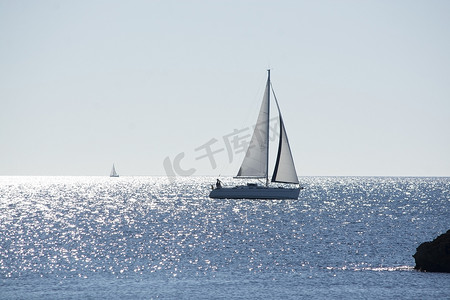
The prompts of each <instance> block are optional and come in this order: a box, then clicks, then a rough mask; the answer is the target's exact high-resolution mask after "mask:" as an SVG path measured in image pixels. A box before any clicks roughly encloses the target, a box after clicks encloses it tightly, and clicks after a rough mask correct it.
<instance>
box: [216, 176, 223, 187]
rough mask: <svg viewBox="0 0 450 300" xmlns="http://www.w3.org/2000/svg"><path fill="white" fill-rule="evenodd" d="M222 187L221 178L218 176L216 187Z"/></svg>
mask: <svg viewBox="0 0 450 300" xmlns="http://www.w3.org/2000/svg"><path fill="white" fill-rule="evenodd" d="M221 188H222V182H221V181H220V180H219V178H217V181H216V189H221Z"/></svg>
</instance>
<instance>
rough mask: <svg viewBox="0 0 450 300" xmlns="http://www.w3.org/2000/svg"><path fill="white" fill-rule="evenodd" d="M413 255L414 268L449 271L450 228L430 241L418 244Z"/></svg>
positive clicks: (428, 270) (427, 270) (429, 270)
mask: <svg viewBox="0 0 450 300" xmlns="http://www.w3.org/2000/svg"><path fill="white" fill-rule="evenodd" d="M413 257H414V259H415V260H416V266H415V267H414V269H416V270H419V271H425V272H447V273H450V230H449V231H447V232H446V233H444V234H441V235H440V236H438V237H437V238H436V239H435V240H434V241H432V242H425V243H422V244H420V246H419V247H417V250H416V254H414V255H413Z"/></svg>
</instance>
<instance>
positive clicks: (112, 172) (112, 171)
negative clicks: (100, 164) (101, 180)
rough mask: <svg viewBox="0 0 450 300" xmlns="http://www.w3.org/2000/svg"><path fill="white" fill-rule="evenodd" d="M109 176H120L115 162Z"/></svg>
mask: <svg viewBox="0 0 450 300" xmlns="http://www.w3.org/2000/svg"><path fill="white" fill-rule="evenodd" d="M109 177H119V174H117V172H116V168H114V164H113V166H112V170H111V174H110V175H109Z"/></svg>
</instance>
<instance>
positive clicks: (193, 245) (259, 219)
mask: <svg viewBox="0 0 450 300" xmlns="http://www.w3.org/2000/svg"><path fill="white" fill-rule="evenodd" d="M211 182H214V179H213V178H203V177H193V178H179V179H177V180H173V181H171V180H168V179H167V178H164V177H120V178H114V179H110V178H104V177H14V178H11V177H6V178H5V177H1V178H0V196H1V198H0V211H1V214H0V232H1V234H2V237H4V238H3V239H2V240H1V241H0V254H1V255H0V273H1V275H2V277H3V278H11V279H16V280H24V278H35V277H38V278H41V277H44V278H99V277H98V276H100V278H109V277H112V278H124V279H125V278H134V279H136V278H146V279H147V280H150V281H152V282H154V281H155V280H164V279H167V278H177V279H178V280H193V279H192V278H197V277H199V280H204V279H205V278H206V279H212V278H215V279H217V278H223V280H224V282H233V280H235V279H236V278H240V279H241V280H237V281H236V280H235V281H236V282H240V281H245V280H256V281H257V280H262V281H261V282H264V281H265V280H267V279H268V278H275V279H277V280H278V279H281V278H282V277H281V276H282V275H281V274H291V275H292V276H300V277H301V278H310V277H311V278H326V277H327V276H328V275H329V274H330V272H336V271H339V272H343V273H339V275H340V276H343V274H345V275H344V278H347V277H348V278H349V279H348V280H354V279H353V276H352V275H347V272H358V273H360V276H370V275H366V274H367V272H369V271H370V272H381V273H383V272H389V273H395V271H411V270H412V265H413V260H412V256H411V255H412V254H413V253H411V252H413V251H414V249H415V247H417V246H418V243H419V241H422V239H423V237H424V236H429V235H433V234H434V235H435V234H436V233H439V232H440V231H442V230H444V229H445V227H446V226H447V225H448V224H447V222H446V221H445V220H448V217H449V206H448V204H449V187H450V183H449V180H448V179H420V178H419V179H417V178H334V177H327V178H320V177H319V178H302V182H303V183H304V185H305V186H306V189H305V190H303V191H302V193H301V195H300V199H299V200H297V201H295V200H287V201H284V200H274V201H251V200H219V201H218V200H212V199H209V198H208V192H209V189H210V187H209V185H210V183H211ZM411 249H412V250H411ZM136 276H138V277H136ZM249 276H250V277H249ZM346 276H347V277H346ZM201 278H202V279H201ZM249 278H250V279H249ZM283 278H284V277H283ZM324 280H325V279H324ZM186 282H188V281H186ZM40 284H42V282H41V283H40ZM317 284H318V285H319V286H320V280H319V281H318V283H317Z"/></svg>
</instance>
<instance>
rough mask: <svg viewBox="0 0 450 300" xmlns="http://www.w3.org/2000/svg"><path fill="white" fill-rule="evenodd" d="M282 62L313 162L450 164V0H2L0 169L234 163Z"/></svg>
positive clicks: (140, 170)
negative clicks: (239, 144) (267, 84)
mask: <svg viewBox="0 0 450 300" xmlns="http://www.w3.org/2000/svg"><path fill="white" fill-rule="evenodd" d="M267 68H271V69H272V73H271V74H272V82H273V85H274V88H275V92H276V94H277V98H278V100H279V102H280V106H281V109H282V112H283V118H284V121H285V125H286V129H287V133H288V136H289V140H290V143H291V148H292V152H293V155H294V160H295V162H296V167H297V172H298V174H299V175H300V176H314V175H336V176H339V175H345V176H346V175H361V176H366V175H367V176H372V175H376V176H385V175H386V176H450V1H446V0H443V1H411V0H405V1H401V0H396V1H387V0H380V1H345V0H344V1H334V0H333V1H324V0H319V1H265V0H262V1H261V0H254V1H241V0H239V1H238V0H227V1H225V0H223V1H206V0H205V1H167V0H164V1H163V0H161V1H137V0H133V1H110V0H105V1H100V0H94V1H87V0H86V1H85V0H80V1H61V0H54V1H34V0H33V1H31V0H29V1H26V0H25V1H15V0H0V175H108V174H109V171H110V169H111V166H112V164H113V163H115V164H116V169H117V171H118V172H119V173H120V174H121V175H165V174H167V173H171V172H172V173H173V174H178V175H182V174H184V175H188V174H191V175H214V176H215V175H219V174H220V175H235V174H236V173H237V170H238V168H239V164H240V163H241V161H242V158H243V152H242V151H241V150H242V149H239V148H238V147H237V146H233V145H234V144H232V143H229V144H227V141H231V140H232V139H233V138H234V139H237V140H241V141H242V139H243V138H244V137H245V136H246V135H248V134H250V130H249V129H248V127H249V126H252V124H253V123H254V122H255V121H256V116H257V113H258V110H259V105H260V101H261V99H262V95H263V91H264V84H265V80H266V69H267ZM207 149H211V151H213V155H210V156H207V155H206V154H207V152H206V150H207ZM183 155H184V156H183Z"/></svg>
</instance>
